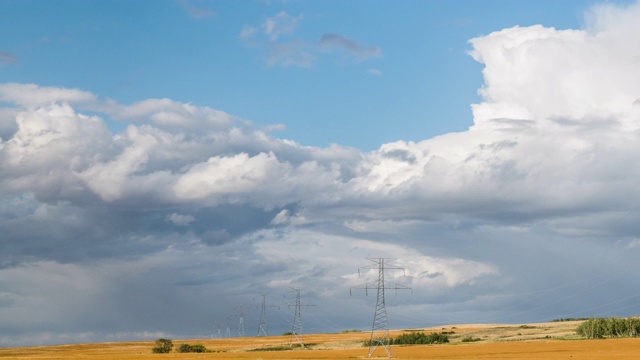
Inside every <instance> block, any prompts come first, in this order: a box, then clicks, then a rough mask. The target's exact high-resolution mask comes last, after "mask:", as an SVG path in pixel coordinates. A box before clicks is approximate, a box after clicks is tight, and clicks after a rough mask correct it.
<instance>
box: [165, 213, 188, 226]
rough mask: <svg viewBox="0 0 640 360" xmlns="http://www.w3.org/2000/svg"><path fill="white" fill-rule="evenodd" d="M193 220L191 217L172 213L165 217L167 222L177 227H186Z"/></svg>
mask: <svg viewBox="0 0 640 360" xmlns="http://www.w3.org/2000/svg"><path fill="white" fill-rule="evenodd" d="M194 220H195V218H194V217H193V216H192V215H182V214H176V213H173V214H170V215H168V216H167V221H169V222H171V223H172V224H174V225H178V226H187V225H189V224H190V223H192V222H193V221H194Z"/></svg>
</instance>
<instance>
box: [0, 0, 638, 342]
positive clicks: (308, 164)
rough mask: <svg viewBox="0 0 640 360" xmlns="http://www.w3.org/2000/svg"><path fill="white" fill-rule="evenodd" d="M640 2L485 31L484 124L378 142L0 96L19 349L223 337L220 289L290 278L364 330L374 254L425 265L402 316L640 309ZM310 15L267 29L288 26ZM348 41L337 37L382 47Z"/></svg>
mask: <svg viewBox="0 0 640 360" xmlns="http://www.w3.org/2000/svg"><path fill="white" fill-rule="evenodd" d="M639 9H640V5H632V6H629V7H625V8H620V7H615V6H612V5H606V6H598V7H595V8H593V9H592V10H591V12H590V13H589V16H590V18H589V19H590V20H589V21H588V22H587V23H588V26H587V28H586V29H578V30H557V29H553V28H546V27H543V26H530V27H512V28H508V29H503V30H500V31H497V32H494V33H491V34H489V35H486V36H481V37H478V38H475V39H472V40H471V42H470V43H471V46H472V47H473V49H472V50H471V56H473V58H474V59H476V60H477V61H479V62H481V63H482V64H483V65H484V69H483V76H484V79H485V84H484V86H483V87H482V89H480V95H481V97H482V101H481V102H480V103H478V104H474V105H472V111H473V115H474V124H473V126H472V127H471V128H470V129H469V130H468V131H464V132H459V133H450V134H445V135H442V136H439V137H436V138H432V139H425V140H423V141H420V142H407V141H398V142H394V143H388V144H383V145H381V146H380V148H378V149H377V150H375V151H371V152H361V151H358V150H357V149H353V148H348V147H343V146H339V145H332V146H329V147H326V148H318V147H308V146H304V145H301V144H298V143H296V142H294V141H291V140H283V139H279V138H277V137H274V136H273V135H271V134H269V133H266V132H265V131H263V130H261V129H257V128H255V127H254V126H253V125H252V124H251V123H250V122H247V121H245V120H243V119H240V118H238V117H235V116H232V115H230V114H227V113H224V112H222V111H219V110H215V109H211V108H207V107H202V106H197V105H193V104H185V103H180V102H176V101H173V100H170V99H147V100H141V101H139V102H136V103H134V104H119V103H117V102H115V101H112V100H103V99H100V98H98V97H96V96H95V95H93V94H92V93H90V92H87V91H83V90H77V89H65V88H56V87H41V86H38V85H35V84H1V85H0V100H1V101H2V103H3V106H4V107H3V108H2V110H0V135H1V140H0V196H1V197H0V233H2V234H5V235H4V236H2V237H1V238H0V246H1V248H2V251H1V252H0V281H2V282H3V284H5V285H6V286H4V287H3V289H2V292H0V314H1V315H2V317H3V319H5V320H6V321H4V322H3V325H2V327H0V342H2V343H3V344H17V343H21V342H28V341H27V340H24V339H31V340H30V341H32V342H48V341H50V342H57V341H64V340H63V338H61V337H56V338H50V337H47V334H50V333H51V332H53V331H59V332H61V333H66V334H79V335H78V336H81V338H82V339H96V340H99V339H103V340H104V339H112V338H117V337H118V336H120V335H118V334H141V335H137V336H141V337H144V336H150V337H157V336H156V335H157V334H165V333H170V334H174V335H179V336H190V335H193V336H198V335H204V336H206V335H207V334H206V332H207V331H208V330H203V329H207V328H208V326H210V324H208V323H205V322H204V321H203V320H202V319H201V316H200V314H202V313H208V312H212V311H214V310H212V309H211V304H210V299H211V298H213V297H216V299H218V300H219V301H218V302H217V303H216V310H215V311H216V316H220V317H225V316H228V314H229V313H230V312H231V311H233V310H232V309H233V307H234V306H236V305H237V304H239V303H242V302H243V301H246V302H251V301H253V300H252V299H254V298H255V295H256V294H258V293H260V292H265V291H266V292H278V291H280V290H281V289H282V288H283V287H284V288H288V287H289V286H303V287H309V289H308V291H307V292H306V294H307V296H309V297H310V298H311V299H312V301H313V302H314V303H316V304H318V305H319V306H318V308H322V309H335V310H333V311H327V312H323V313H322V314H321V312H319V313H316V314H315V315H313V316H310V317H309V319H310V320H311V324H310V325H309V327H308V328H309V329H313V330H315V331H339V330H342V329H344V328H353V327H354V326H359V325H360V324H362V327H363V328H366V326H369V325H370V324H369V321H370V314H369V311H368V310H369V308H368V307H367V306H362V305H366V301H367V299H366V298H365V297H357V296H356V297H349V295H348V294H349V292H348V290H349V288H350V287H352V286H354V285H357V284H358V283H360V282H361V281H369V280H367V279H363V278H359V277H358V274H357V269H358V267H360V266H363V265H368V264H367V263H366V258H368V257H369V258H378V257H389V258H396V259H397V262H396V263H397V264H398V265H399V266H401V267H403V268H405V269H406V271H405V272H400V273H397V274H395V273H394V274H389V276H390V277H389V279H390V280H393V281H397V282H399V283H402V284H405V285H407V286H411V287H412V288H413V289H414V296H413V297H409V298H406V299H405V298H397V299H394V300H393V301H390V303H389V311H390V313H391V314H393V315H395V318H396V319H398V323H397V325H398V326H426V325H433V324H434V322H435V323H446V322H449V323H450V322H454V321H458V320H459V321H461V322H480V321H490V322H498V321H515V322H522V321H542V320H549V319H551V318H554V317H567V316H573V317H580V316H590V315H593V313H594V309H595V310H597V311H598V312H612V313H615V314H621V315H624V314H623V313H625V311H627V310H625V309H632V310H633V309H637V308H633V306H634V304H632V303H631V302H629V301H627V302H625V301H618V300H619V299H625V298H629V299H632V297H631V298H630V297H629V296H632V295H634V294H630V293H629V292H630V290H629V289H628V288H629V287H628V284H629V283H631V281H635V280H633V279H632V275H633V271H632V269H635V266H636V263H637V259H636V258H637V254H636V253H635V252H637V251H638V246H637V243H638V240H637V233H638V231H640V227H639V226H638V224H637V221H636V217H637V216H636V215H637V205H636V203H637V201H636V199H637V198H638V197H639V196H640V191H639V190H638V187H637V183H638V181H639V180H640V171H639V170H638V167H636V166H634V164H635V163H636V160H637V159H636V157H637V156H636V154H637V153H638V152H640V141H639V140H640V139H638V136H640V131H639V130H640V112H639V110H640V109H639V108H638V106H639V105H638V104H640V101H639V99H640V85H638V84H640V81H639V80H640V78H639V77H640V71H639V70H638V67H637V59H638V58H640V43H638V40H637V34H636V31H635V26H632V25H631V24H632V20H631V19H635V18H637V15H638V14H639V12H640V10H639ZM287 19H288V20H287ZM295 19H298V18H293V17H285V16H282V18H277V19H275V20H274V19H272V21H273V23H272V24H271V25H269V26H267V25H266V24H265V27H264V28H262V29H263V33H262V36H265V37H266V38H267V41H271V39H272V38H273V41H274V42H279V41H280V40H281V39H282V38H284V37H287V36H291V35H292V33H293V31H294V30H295V26H296V25H297V21H299V20H301V18H300V19H298V20H295ZM285 20H287V21H285ZM294 20H295V21H294ZM287 24H288V25H287ZM255 36H257V34H253V35H251V34H248V33H247V37H250V38H254V37H255ZM348 40H349V39H348V38H335V37H334V38H333V40H331V42H333V45H332V46H340V47H341V48H342V49H344V51H357V50H358V49H364V47H362V46H360V45H358V44H357V43H355V42H353V43H352V42H350V41H348ZM338 44H339V45H338ZM349 49H351V50H349ZM278 61H279V62H280V61H284V60H278ZM107 118H108V119H110V120H112V121H121V122H124V123H126V125H127V127H126V129H125V130H124V131H122V132H121V133H118V134H113V133H111V132H110V131H109V129H108V127H107V126H106V119H107ZM576 259H577V260H576ZM593 264H597V266H594V265H593ZM601 264H607V266H601ZM532 274H535V276H532ZM585 274H586V275H585ZM363 275H365V276H367V275H369V274H363ZM167 286H168V287H169V288H170V289H171V290H172V291H166V289H167ZM60 289H65V291H61V290H60ZM106 289H108V291H107V290H106ZM158 289H162V291H161V292H159V290H158ZM593 289H596V290H598V291H595V293H596V294H595V295H594V296H589V297H588V299H585V298H584V296H577V294H584V293H585V292H587V291H591V290H593ZM178 290H179V291H178ZM600 290H602V291H600ZM589 293H590V294H591V292H589ZM42 299H49V300H50V301H49V302H48V304H50V305H51V306H53V308H54V309H55V311H47V313H46V314H44V313H42V312H41V310H42V309H43V307H42ZM51 299H53V300H54V301H51ZM150 302H151V304H152V305H150ZM627 306H628V308H627ZM96 308H98V309H101V311H93V310H95V309H96ZM34 309H35V310H34ZM78 309H82V310H83V312H79V311H78ZM123 309H124V310H123ZM174 309H190V310H193V312H191V311H185V312H180V313H175V312H174V311H169V310H174ZM163 310H166V311H163ZM365 310H366V311H365ZM157 311H161V312H163V313H166V314H175V315H171V316H169V317H167V318H166V319H165V318H161V319H160V318H158V317H157V316H155V314H156V313H157ZM416 311H419V312H420V313H425V314H432V315H431V316H430V320H425V319H421V318H416V317H415V316H412V314H415V313H416ZM629 311H631V310H629ZM78 314H82V315H83V316H82V318H81V317H80V315H78ZM84 314H90V316H89V317H86V316H84ZM75 315H78V316H75ZM284 316H285V315H282V316H281V317H280V320H274V321H275V322H276V323H275V324H274V328H278V326H280V327H286V326H288V325H287V322H286V321H285V320H282V318H283V317H284ZM25 319H26V320H25ZM275 319H278V317H275ZM359 319H360V320H359ZM207 321H208V320H207ZM278 321H280V323H279V325H278ZM429 321H431V323H430V322H429ZM25 324H27V325H25ZM29 324H31V325H29ZM318 324H324V325H318ZM270 327H271V326H270ZM96 328H97V329H100V331H99V332H95V330H94V329H96ZM168 329H171V330H168ZM203 331H204V332H205V334H203ZM30 333H31V334H36V333H37V334H40V335H42V337H38V336H39V335H38V336H36V335H33V336H31V337H29V336H28V335H25V334H30ZM82 334H84V335H82ZM144 334H147V335H144Z"/></svg>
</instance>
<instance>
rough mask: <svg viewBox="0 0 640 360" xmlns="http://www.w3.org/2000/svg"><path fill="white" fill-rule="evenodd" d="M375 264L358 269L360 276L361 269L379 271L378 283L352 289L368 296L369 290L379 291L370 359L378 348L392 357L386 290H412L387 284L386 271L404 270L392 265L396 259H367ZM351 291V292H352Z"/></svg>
mask: <svg viewBox="0 0 640 360" xmlns="http://www.w3.org/2000/svg"><path fill="white" fill-rule="evenodd" d="M367 260H370V261H372V262H373V264H371V265H369V266H365V267H362V268H358V274H360V270H361V269H376V268H377V269H378V281H372V282H368V283H365V284H362V285H358V286H354V287H352V288H351V289H364V291H365V294H367V295H368V292H369V289H376V290H377V300H376V310H375V312H374V314H373V325H372V326H371V339H370V340H369V355H368V356H369V357H371V355H373V353H374V352H375V351H376V349H377V348H378V347H382V348H383V349H384V351H385V352H386V353H387V356H388V357H391V356H392V355H391V339H390V338H389V322H388V320H387V305H386V303H385V299H384V291H385V289H391V290H411V288H410V287H407V286H404V285H400V284H395V283H392V284H385V282H384V271H385V267H386V269H393V270H403V271H404V268H401V267H398V266H395V265H392V264H391V263H392V262H393V261H395V259H385V258H378V259H367ZM351 289H349V292H351Z"/></svg>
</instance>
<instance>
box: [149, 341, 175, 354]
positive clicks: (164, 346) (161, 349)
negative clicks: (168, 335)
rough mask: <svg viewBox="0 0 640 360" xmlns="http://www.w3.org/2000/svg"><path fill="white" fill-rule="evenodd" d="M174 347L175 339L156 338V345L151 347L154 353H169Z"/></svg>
mask: <svg viewBox="0 0 640 360" xmlns="http://www.w3.org/2000/svg"><path fill="white" fill-rule="evenodd" d="M171 349H173V341H171V340H169V339H158V340H156V347H154V348H153V349H151V352H153V353H154V354H166V353H169V352H170V351H171Z"/></svg>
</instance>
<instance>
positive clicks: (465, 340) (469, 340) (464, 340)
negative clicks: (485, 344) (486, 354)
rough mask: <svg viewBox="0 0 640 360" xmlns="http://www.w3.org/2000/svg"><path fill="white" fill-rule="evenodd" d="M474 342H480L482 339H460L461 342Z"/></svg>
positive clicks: (469, 337) (471, 337)
mask: <svg viewBox="0 0 640 360" xmlns="http://www.w3.org/2000/svg"><path fill="white" fill-rule="evenodd" d="M475 341H482V339H480V338H474V337H473V336H467V337H465V338H463V339H462V342H475Z"/></svg>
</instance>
